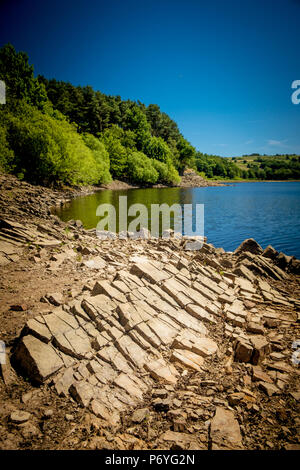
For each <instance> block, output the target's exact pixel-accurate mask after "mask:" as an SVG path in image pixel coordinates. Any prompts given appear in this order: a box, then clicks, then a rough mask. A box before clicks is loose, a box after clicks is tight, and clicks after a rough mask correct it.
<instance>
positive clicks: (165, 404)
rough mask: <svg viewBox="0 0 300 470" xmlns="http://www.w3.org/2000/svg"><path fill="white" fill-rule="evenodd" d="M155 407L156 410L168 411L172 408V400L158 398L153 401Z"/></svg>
mask: <svg viewBox="0 0 300 470" xmlns="http://www.w3.org/2000/svg"><path fill="white" fill-rule="evenodd" d="M152 404H153V407H154V409H155V410H156V411H168V410H169V408H170V401H169V400H168V398H165V399H163V400H162V399H160V398H156V399H155V400H154V401H153V402H152Z"/></svg>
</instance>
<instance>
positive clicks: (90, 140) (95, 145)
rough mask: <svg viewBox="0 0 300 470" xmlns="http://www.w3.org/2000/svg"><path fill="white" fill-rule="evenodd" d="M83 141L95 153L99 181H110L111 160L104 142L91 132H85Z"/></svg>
mask: <svg viewBox="0 0 300 470" xmlns="http://www.w3.org/2000/svg"><path fill="white" fill-rule="evenodd" d="M83 141H84V143H85V144H86V146H87V147H88V148H89V149H90V150H91V151H92V153H93V157H94V160H95V164H96V167H97V178H99V179H98V182H101V183H109V182H110V181H111V180H112V178H111V174H110V172H109V166H110V161H109V155H108V152H107V151H106V149H105V146H104V144H103V143H102V142H101V141H100V140H99V139H97V138H96V137H94V136H93V135H91V134H84V135H83Z"/></svg>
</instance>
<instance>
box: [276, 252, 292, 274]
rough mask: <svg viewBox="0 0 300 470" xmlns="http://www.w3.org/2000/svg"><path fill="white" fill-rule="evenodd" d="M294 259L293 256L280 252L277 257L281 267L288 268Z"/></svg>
mask: <svg viewBox="0 0 300 470" xmlns="http://www.w3.org/2000/svg"><path fill="white" fill-rule="evenodd" d="M291 260H292V256H287V255H285V254H284V253H282V252H280V253H279V255H278V256H277V258H276V263H277V264H278V266H279V267H280V268H281V269H283V270H284V269H286V268H287V267H288V265H289V264H290V262H291Z"/></svg>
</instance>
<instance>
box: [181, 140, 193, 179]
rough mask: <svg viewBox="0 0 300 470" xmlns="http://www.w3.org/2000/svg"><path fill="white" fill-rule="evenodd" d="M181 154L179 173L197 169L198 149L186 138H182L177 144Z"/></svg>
mask: <svg viewBox="0 0 300 470" xmlns="http://www.w3.org/2000/svg"><path fill="white" fill-rule="evenodd" d="M177 149H178V152H179V168H178V169H179V172H183V171H184V169H185V168H195V165H196V161H195V157H196V149H195V148H194V147H193V146H192V145H191V144H190V143H189V142H188V141H187V140H186V139H185V138H184V137H180V139H179V140H178V142H177Z"/></svg>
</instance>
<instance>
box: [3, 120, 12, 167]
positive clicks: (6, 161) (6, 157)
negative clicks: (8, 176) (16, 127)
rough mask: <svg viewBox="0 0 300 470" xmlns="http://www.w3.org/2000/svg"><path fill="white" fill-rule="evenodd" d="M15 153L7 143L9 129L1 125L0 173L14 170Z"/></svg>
mask: <svg viewBox="0 0 300 470" xmlns="http://www.w3.org/2000/svg"><path fill="white" fill-rule="evenodd" d="M13 161H14V152H13V151H12V150H11V149H10V148H9V144H8V142H7V129H6V127H4V126H3V125H1V123H0V171H5V172H11V171H12V170H13Z"/></svg>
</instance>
